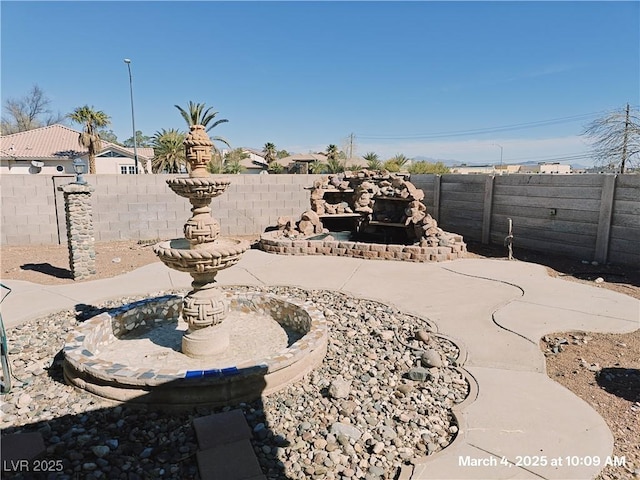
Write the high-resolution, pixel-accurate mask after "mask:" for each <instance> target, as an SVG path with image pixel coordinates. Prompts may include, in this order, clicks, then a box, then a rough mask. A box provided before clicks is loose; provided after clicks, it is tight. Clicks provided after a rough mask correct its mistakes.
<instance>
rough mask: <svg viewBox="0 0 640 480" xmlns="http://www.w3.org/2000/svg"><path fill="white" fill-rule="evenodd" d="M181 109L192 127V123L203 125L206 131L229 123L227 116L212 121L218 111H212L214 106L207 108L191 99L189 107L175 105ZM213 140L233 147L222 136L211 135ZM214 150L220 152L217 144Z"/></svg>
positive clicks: (183, 116)
mask: <svg viewBox="0 0 640 480" xmlns="http://www.w3.org/2000/svg"><path fill="white" fill-rule="evenodd" d="M174 106H175V107H176V108H177V109H178V110H179V111H180V115H182V118H184V121H185V122H187V125H188V126H189V127H190V126H191V125H202V126H203V127H204V128H205V131H206V132H209V131H211V130H212V129H213V128H215V127H217V126H218V125H220V124H221V123H227V122H228V121H229V120H227V119H226V118H221V119H220V120H216V121H215V122H213V123H211V122H212V121H213V120H214V119H215V118H216V115H217V114H218V112H211V110H212V109H213V107H209V108H207V109H206V110H205V108H204V107H205V104H204V103H194V102H192V101H189V104H188V105H187V109H186V110H185V109H184V108H182V107H180V106H179V105H174ZM211 140H212V141H214V142H220V143H224V144H225V145H226V146H227V147H229V148H231V145H229V142H227V140H225V139H224V138H222V137H211ZM213 150H214V152H218V149H217V148H216V146H215V145H214V146H213Z"/></svg>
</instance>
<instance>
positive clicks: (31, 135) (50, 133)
mask: <svg viewBox="0 0 640 480" xmlns="http://www.w3.org/2000/svg"><path fill="white" fill-rule="evenodd" d="M78 135H80V132H79V131H77V130H74V129H72V128H69V127H66V126H64V125H60V124H55V125H49V126H46V127H41V128H36V129H33V130H28V131H26V132H19V133H13V134H11V135H3V136H1V137H0V157H2V158H18V159H59V158H75V157H78V156H85V155H87V153H88V152H87V150H86V149H84V148H82V147H81V146H79V145H78ZM105 150H117V151H120V152H122V153H129V154H132V153H133V148H127V147H121V146H120V145H116V144H113V143H110V142H102V151H105ZM138 157H144V158H149V159H150V158H153V148H142V147H140V148H138Z"/></svg>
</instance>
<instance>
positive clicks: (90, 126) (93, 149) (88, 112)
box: [68, 105, 111, 173]
mask: <svg viewBox="0 0 640 480" xmlns="http://www.w3.org/2000/svg"><path fill="white" fill-rule="evenodd" d="M68 117H69V119H70V120H71V121H73V122H76V123H79V124H80V125H83V128H82V133H81V134H80V135H79V136H78V145H80V146H81V147H84V148H86V149H87V150H88V151H89V173H96V153H98V152H99V151H100V149H102V142H101V141H100V134H99V133H98V129H99V128H101V127H106V126H107V125H109V124H110V123H111V118H109V115H107V114H106V113H104V112H103V111H102V110H97V111H96V110H94V109H93V107H89V105H85V106H83V107H78V108H76V109H75V110H74V111H73V112H71V113H70V114H69V115H68Z"/></svg>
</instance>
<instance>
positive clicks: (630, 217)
mask: <svg viewBox="0 0 640 480" xmlns="http://www.w3.org/2000/svg"><path fill="white" fill-rule="evenodd" d="M609 261H611V262H612V263H628V264H631V265H638V266H640V175H618V177H617V178H616V185H615V193H614V201H613V209H612V216H611V231H610V236H609Z"/></svg>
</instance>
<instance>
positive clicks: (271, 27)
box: [0, 1, 640, 164]
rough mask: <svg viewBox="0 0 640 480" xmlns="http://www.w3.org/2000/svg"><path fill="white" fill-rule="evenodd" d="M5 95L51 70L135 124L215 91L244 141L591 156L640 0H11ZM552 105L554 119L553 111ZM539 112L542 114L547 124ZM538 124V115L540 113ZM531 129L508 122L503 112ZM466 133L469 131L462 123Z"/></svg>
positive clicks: (72, 94) (48, 77)
mask: <svg viewBox="0 0 640 480" xmlns="http://www.w3.org/2000/svg"><path fill="white" fill-rule="evenodd" d="M0 8H1V22H2V34H1V35H2V38H1V39H2V46H1V48H2V50H1V54H2V56H1V67H2V74H1V87H2V91H1V95H2V100H3V102H4V100H5V99H6V98H12V97H13V98H15V97H21V96H23V95H25V94H26V93H27V91H28V90H29V89H30V88H31V86H33V85H34V84H38V85H39V86H40V87H41V88H42V89H43V90H44V91H45V93H46V94H47V96H48V97H49V98H50V99H51V101H52V108H53V109H54V110H56V111H60V112H61V113H68V112H70V111H71V110H73V109H74V108H75V107H78V106H81V105H84V104H89V105H92V106H94V107H95V108H96V109H99V110H103V111H104V112H105V113H107V114H108V115H110V116H111V119H112V125H111V127H110V128H112V129H113V131H114V132H115V133H116V134H117V136H118V138H119V139H120V140H124V139H126V138H128V137H130V136H131V107H130V97H129V77H128V73H127V67H126V65H125V64H124V63H123V59H124V58H130V59H131V60H132V63H131V67H132V72H133V89H134V101H135V117H136V128H137V129H138V130H142V131H143V133H144V134H146V135H152V134H153V133H154V132H156V131H158V130H160V129H162V128H184V121H183V120H182V118H181V117H180V115H179V113H178V111H177V109H176V108H175V107H174V104H179V105H182V106H184V105H186V104H187V102H188V101H189V100H193V101H196V102H204V103H206V104H207V106H213V107H214V109H215V110H216V111H218V112H219V114H218V118H226V119H228V120H229V123H226V124H223V125H220V126H219V127H217V128H216V129H215V130H214V132H215V134H217V135H220V136H223V137H225V138H226V139H227V140H228V141H229V142H230V143H231V145H232V146H233V147H238V146H245V147H255V148H261V147H262V146H263V145H264V144H265V143H266V142H273V143H275V144H276V146H277V147H278V148H284V149H287V150H289V151H292V152H307V151H317V150H324V149H325V148H326V146H327V145H328V144H330V143H334V144H337V145H338V146H340V147H344V146H346V142H347V138H348V136H349V134H351V133H353V134H354V135H355V152H356V154H360V155H362V154H364V153H366V152H369V151H375V152H377V153H378V154H379V155H380V156H381V157H382V158H388V157H390V156H392V155H394V154H396V153H403V154H405V155H407V156H409V157H414V156H425V157H431V158H436V159H455V160H458V161H465V162H469V163H486V162H495V161H498V160H499V158H500V148H499V147H498V146H496V145H501V146H502V147H503V148H502V152H503V159H504V161H505V162H509V161H514V162H515V161H524V160H529V159H533V160H540V161H542V160H547V159H561V158H565V157H569V156H571V157H573V156H576V158H575V159H574V160H572V161H573V162H574V163H582V164H588V163H589V161H588V159H586V158H584V157H585V156H586V155H587V154H588V151H589V147H588V144H587V142H586V141H585V138H584V137H581V136H580V135H579V134H580V132H581V131H582V130H583V128H584V126H585V125H586V123H588V122H589V121H590V120H592V119H593V118H595V117H596V116H597V115H598V114H601V113H602V112H605V111H610V110H612V109H616V108H622V107H623V106H624V105H625V104H626V103H627V102H630V103H631V104H636V105H637V104H638V103H640V100H639V95H640V3H639V2H340V1H333V2H213V1H200V2H171V1H164V2H123V1H112V2H55V1H49V2H30V1H26V2H25V1H21V2H12V1H3V2H2V4H1V7H0ZM547 120H553V121H552V122H546V121H547ZM538 122H542V124H540V123H538ZM532 124H533V125H532ZM518 125H520V126H523V127H525V128H507V129H497V128H495V127H503V126H505V127H512V126H518ZM453 134H455V135H453Z"/></svg>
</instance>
